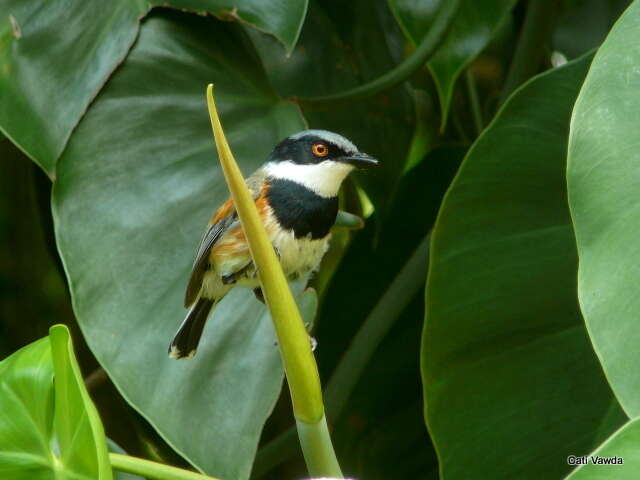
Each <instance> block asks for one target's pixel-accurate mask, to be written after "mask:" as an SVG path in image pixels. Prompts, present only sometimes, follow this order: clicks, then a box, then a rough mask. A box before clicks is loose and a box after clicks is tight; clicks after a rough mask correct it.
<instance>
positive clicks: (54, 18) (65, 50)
mask: <svg viewBox="0 0 640 480" xmlns="http://www.w3.org/2000/svg"><path fill="white" fill-rule="evenodd" d="M146 4H147V2H145V1H143V0H134V1H127V0H114V1H110V2H101V1H95V0H93V1H87V0H73V1H70V2H50V1H46V0H29V1H27V0H0V11H1V12H2V18H1V19H0V129H1V130H2V131H4V133H5V134H6V135H7V136H8V137H9V138H10V139H11V140H12V141H13V142H14V143H15V144H16V145H18V146H19V147H20V148H21V149H22V150H24V151H25V153H26V154H27V155H29V157H31V158H32V159H33V160H34V161H35V162H36V163H38V165H40V166H41V167H42V168H43V169H44V170H45V171H47V173H49V175H53V173H54V169H55V162H56V160H57V158H58V156H59V155H60V153H61V152H62V149H63V148H64V145H65V143H66V142H67V140H68V138H69V135H70V134H71V130H72V129H73V127H74V126H75V125H76V123H77V122H78V120H79V119H80V117H81V116H82V114H83V112H84V111H85V110H86V108H87V106H88V105H89V102H90V101H91V99H92V98H93V97H94V96H95V95H96V93H97V92H98V91H99V89H100V87H101V86H102V84H103V83H104V82H105V80H106V78H107V77H108V76H109V74H110V73H111V72H112V71H113V69H115V68H116V66H117V65H118V63H119V62H120V61H122V59H123V58H124V56H125V55H126V53H127V50H128V49H129V47H130V46H131V44H132V43H133V41H134V40H135V38H136V34H137V31H138V18H139V17H140V16H141V15H143V14H144V12H145V11H146V8H147V7H146ZM62 32H64V34H62Z"/></svg>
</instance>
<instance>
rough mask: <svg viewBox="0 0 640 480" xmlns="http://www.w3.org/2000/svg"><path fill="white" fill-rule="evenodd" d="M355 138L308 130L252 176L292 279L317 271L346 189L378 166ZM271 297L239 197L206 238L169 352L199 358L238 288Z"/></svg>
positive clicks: (274, 241)
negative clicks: (364, 170)
mask: <svg viewBox="0 0 640 480" xmlns="http://www.w3.org/2000/svg"><path fill="white" fill-rule="evenodd" d="M377 164H378V160H377V159H375V158H373V157H372V156H370V155H368V154H366V153H363V152H361V151H359V150H358V148H357V147H356V146H355V145H354V144H353V143H352V142H351V141H349V140H348V139H346V138H345V137H343V136H342V135H339V134H337V133H333V132H329V131H326V130H303V131H301V132H298V133H296V134H293V135H291V136H289V137H287V138H285V139H284V140H282V141H281V142H280V143H278V144H277V145H276V146H275V148H274V149H273V151H272V152H271V154H270V155H269V156H268V157H267V161H266V162H265V163H264V164H263V165H262V166H261V167H260V168H259V169H258V170H256V171H255V172H254V173H253V174H252V175H251V176H250V177H248V178H247V179H246V180H245V182H246V184H247V187H248V188H249V191H250V192H251V194H252V197H253V200H254V201H255V204H256V208H257V210H258V214H259V215H260V218H261V219H262V222H263V224H264V226H265V229H266V231H267V235H268V237H269V239H270V241H271V244H272V245H273V247H274V249H275V252H276V255H277V257H278V259H279V261H280V265H281V266H282V269H283V271H284V273H285V275H286V276H287V278H288V279H289V280H295V279H299V278H302V277H304V276H305V275H307V274H311V273H313V272H315V271H316V270H317V269H318V267H319V264H320V261H321V260H322V257H323V256H324V254H325V253H326V251H327V249H328V247H329V239H330V237H331V227H332V226H333V224H334V223H335V220H336V215H337V213H338V192H339V190H340V186H341V185H342V182H343V180H344V179H345V178H346V177H347V176H348V175H349V174H350V173H351V172H352V171H353V170H355V169H356V168H361V167H369V166H373V165H377ZM236 286H242V287H249V288H252V289H253V292H254V294H255V296H256V298H257V299H258V300H260V301H261V302H262V303H264V297H263V295H262V290H261V288H260V283H259V280H258V278H257V272H256V267H255V265H254V264H253V261H252V259H251V253H250V252H249V246H248V244H247V239H246V237H245V234H244V232H243V230H242V226H241V224H240V220H239V218H238V214H237V212H236V209H235V207H234V203H233V199H231V198H230V199H229V200H227V201H226V202H225V203H223V204H222V205H221V206H220V207H219V208H218V209H217V211H216V212H215V214H214V215H213V217H212V218H211V220H210V221H209V223H208V226H207V228H206V230H205V233H204V235H203V237H202V240H201V241H200V246H199V247H198V250H197V253H196V257H195V260H194V262H193V266H192V268H191V274H190V277H189V281H188V284H187V288H186V293H185V297H184V306H185V307H186V308H188V312H187V315H186V317H185V318H184V320H183V321H182V323H181V324H180V326H179V328H178V331H177V333H176V334H175V336H174V337H173V339H172V341H171V343H170V344H169V349H168V353H169V357H171V358H174V359H182V358H192V357H193V356H194V355H195V353H196V350H197V347H198V344H199V342H200V338H201V336H202V332H203V330H204V326H205V324H206V322H207V319H208V318H209V316H210V314H211V313H212V311H213V310H214V309H215V307H216V305H218V303H219V302H220V301H221V300H222V299H223V298H224V296H225V295H226V294H227V293H228V292H229V291H230V290H231V289H232V288H234V287H236Z"/></svg>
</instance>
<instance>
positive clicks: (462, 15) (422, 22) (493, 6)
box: [388, 0, 516, 130]
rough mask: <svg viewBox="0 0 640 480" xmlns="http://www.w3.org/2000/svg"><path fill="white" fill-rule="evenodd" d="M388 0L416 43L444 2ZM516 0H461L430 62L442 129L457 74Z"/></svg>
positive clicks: (408, 34) (435, 0) (497, 26)
mask: <svg viewBox="0 0 640 480" xmlns="http://www.w3.org/2000/svg"><path fill="white" fill-rule="evenodd" d="M388 3H389V7H390V8H391V10H392V11H393V13H394V15H395V17H396V20H397V21H398V23H399V25H400V26H401V28H402V31H403V32H404V34H405V35H406V36H407V38H408V39H409V40H410V41H411V43H412V44H413V45H417V44H419V43H420V42H421V41H422V39H423V38H424V36H425V35H426V34H427V32H428V31H429V28H430V27H431V25H432V24H433V21H434V17H435V15H436V14H437V13H438V8H439V6H440V5H441V4H442V3H443V2H442V1H440V0H428V1H419V0H388ZM515 3H516V1H515V0H489V1H486V0H485V1H483V2H477V1H474V0H463V1H462V3H461V5H460V8H459V9H458V13H457V14H456V18H455V21H454V22H453V25H452V26H451V29H450V30H449V33H448V34H447V36H446V38H445V40H444V43H443V44H442V45H441V47H440V48H439V50H438V52H437V53H436V55H434V57H433V58H432V59H431V60H430V61H429V63H428V65H429V69H430V70H431V72H432V74H433V81H434V82H435V84H436V88H437V90H438V96H439V98H440V108H441V110H442V113H441V116H442V120H441V129H442V130H444V127H445V126H446V124H447V118H448V115H449V109H450V107H451V99H452V96H453V90H454V87H455V83H456V80H457V79H458V76H459V75H460V73H461V72H462V71H463V70H464V68H465V67H466V66H467V65H468V64H469V63H470V62H471V61H472V60H473V59H474V58H475V57H476V55H478V54H479V53H480V52H481V51H482V49H483V48H484V47H486V46H487V44H488V43H489V42H490V41H491V39H492V37H493V35H494V33H495V31H496V30H497V29H498V28H499V27H500V25H501V24H502V23H503V22H504V21H505V20H506V19H507V18H508V16H509V14H510V12H511V9H512V8H513V6H514V5H515Z"/></svg>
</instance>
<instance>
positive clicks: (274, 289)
mask: <svg viewBox="0 0 640 480" xmlns="http://www.w3.org/2000/svg"><path fill="white" fill-rule="evenodd" d="M207 105H208V107H209V115H210V117H211V126H212V128H213V134H214V137H215V142H216V147H217V150H218V157H219V160H220V164H221V165H222V170H223V172H224V176H225V180H226V181H227V185H228V186H229V190H230V191H231V196H232V198H233V202H234V205H235V208H236V211H237V212H238V216H239V217H240V223H241V225H242V229H243V231H244V233H245V236H246V238H247V243H248V244H249V250H250V252H251V257H252V258H253V262H254V263H255V265H256V270H257V271H258V278H259V279H260V285H261V288H262V292H263V293H264V297H265V300H266V302H267V305H268V307H269V312H270V314H271V319H272V321H273V325H274V327H275V331H276V335H277V337H278V345H279V346H280V355H281V357H282V364H283V366H284V371H285V374H286V376H287V384H288V385H289V393H290V394H291V403H292V404H293V413H294V416H295V419H296V422H297V424H298V425H303V426H304V427H305V428H304V429H303V430H299V431H298V433H299V436H300V442H301V446H302V449H303V452H304V455H305V458H309V459H313V460H314V463H313V464H310V465H307V466H308V467H309V469H310V471H311V469H312V468H313V471H314V473H315V474H317V475H318V476H326V475H329V474H330V475H332V476H334V477H342V474H341V473H340V467H338V461H337V459H336V456H335V453H334V451H333V446H332V444H331V438H330V437H329V431H328V429H327V428H323V425H325V426H326V424H325V418H324V405H323V403H322V390H321V388H320V376H319V375H318V366H317V364H316V360H315V357H314V356H313V352H312V351H311V345H310V343H309V336H308V334H307V331H306V329H305V327H304V322H303V320H302V317H301V316H300V311H299V310H298V306H297V305H296V302H295V300H294V298H293V295H292V293H291V289H290V288H289V284H288V282H287V279H286V278H285V276H284V272H283V271H282V267H281V265H280V262H279V261H278V258H277V256H276V253H275V251H274V249H273V245H271V241H270V240H269V237H268V236H267V231H266V230H265V227H264V225H263V223H262V220H261V219H260V216H259V215H258V210H257V208H256V204H255V202H254V200H253V198H252V196H251V193H250V192H249V189H248V188H247V185H246V183H245V180H244V178H243V177H242V173H241V172H240V168H239V167H238V164H237V163H236V161H235V159H234V158H233V154H232V153H231V149H230V148H229V144H228V143H227V139H226V137H225V134H224V130H223V129H222V124H221V123H220V118H219V116H218V111H217V109H216V106H215V103H214V100H213V85H209V86H208V87H207ZM308 432H311V433H312V436H313V438H314V440H313V441H307V440H306V436H307V435H309V433H308ZM307 448H310V449H312V450H310V451H307ZM315 448H322V451H321V452H316V451H314V450H313V449H315Z"/></svg>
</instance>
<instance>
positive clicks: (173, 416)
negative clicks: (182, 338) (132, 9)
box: [53, 11, 304, 479]
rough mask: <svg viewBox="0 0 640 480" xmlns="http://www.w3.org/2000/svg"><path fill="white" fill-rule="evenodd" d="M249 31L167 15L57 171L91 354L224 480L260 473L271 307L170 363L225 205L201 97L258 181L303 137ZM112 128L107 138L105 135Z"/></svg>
mask: <svg viewBox="0 0 640 480" xmlns="http://www.w3.org/2000/svg"><path fill="white" fill-rule="evenodd" d="M254 58H255V55H254V52H253V51H252V50H251V48H250V45H248V44H247V43H246V42H244V37H243V35H242V32H241V31H240V29H239V27H237V26H235V25H233V24H229V23H224V22H219V21H216V20H213V19H211V18H202V17H197V16H194V15H188V14H181V13H178V12H172V11H158V12H157V13H156V14H154V15H152V16H151V17H150V18H149V19H148V20H146V22H145V23H144V24H143V26H142V29H141V33H140V38H139V40H138V42H137V43H136V45H135V47H134V48H133V50H132V51H131V53H130V55H129V56H128V58H127V60H126V62H125V63H124V65H122V67H121V68H120V69H119V70H118V72H116V74H115V75H114V76H113V78H112V79H111V80H110V82H109V84H108V85H107V86H106V88H105V89H104V90H103V92H101V94H100V95H99V96H98V98H97V99H96V101H95V102H94V104H93V105H92V107H91V109H90V110H89V112H88V113H87V114H86V115H85V117H84V118H83V120H82V122H81V123H80V124H79V126H78V128H77V130H76V132H75V133H74V135H73V137H72V139H71V141H70V142H69V145H68V147H67V149H66V150H65V153H64V155H63V156H62V158H61V159H60V163H59V172H58V179H57V181H56V183H55V185H54V194H53V203H54V219H55V222H56V232H57V239H58V245H59V248H60V252H61V254H62V257H63V260H64V263H65V266H66V269H67V274H68V277H69V281H70V287H71V291H72V295H73V302H74V308H75V312H76V314H77V317H78V321H79V322H80V326H81V328H82V330H83V332H84V334H85V337H86V339H87V341H88V343H89V346H90V347H91V349H92V350H93V352H94V353H95V355H96V357H97V358H98V360H99V361H100V363H101V364H102V365H103V366H104V368H105V369H106V370H107V372H108V373H109V375H110V377H111V378H112V380H113V381H114V383H115V384H116V386H117V387H118V389H119V390H120V392H121V393H122V394H123V395H124V397H125V398H126V399H127V400H128V401H129V402H130V403H131V404H132V405H133V406H134V407H135V408H136V409H137V410H138V411H140V413H141V414H142V415H143V416H144V417H145V418H147V419H148V420H149V421H150V422H151V423H152V424H153V425H154V426H155V428H156V429H157V430H158V431H159V432H160V434H161V435H162V436H163V437H164V438H165V439H166V440H167V441H168V442H169V443H170V444H171V445H172V446H173V447H175V448H176V450H177V451H179V452H180V453H182V454H183V455H184V456H185V457H186V458H187V459H188V460H189V461H191V462H192V463H193V464H194V465H196V466H197V467H199V468H201V469H203V470H205V471H207V472H208V473H211V474H212V475H215V476H218V477H222V478H234V479H242V478H246V477H247V476H248V474H249V471H250V468H251V464H252V460H253V455H254V452H255V449H256V444H257V442H258V438H259V435H260V432H261V429H262V425H263V423H264V421H265V419H266V417H267V415H268V414H269V412H270V411H271V409H272V407H273V403H274V402H275V399H276V397H277V396H278V393H279V391H280V387H281V381H282V369H281V365H280V358H279V354H278V349H277V346H275V345H274V333H273V327H272V325H271V322H270V320H269V318H268V315H267V313H266V311H265V308H264V306H263V305H262V304H260V303H259V302H258V301H257V300H255V299H254V298H253V295H252V293H251V292H250V291H248V290H243V289H236V290H234V291H233V292H232V293H230V294H229V295H228V297H227V298H225V300H224V301H223V302H222V303H221V304H220V306H219V307H218V308H217V309H216V312H215V314H214V315H213V318H212V319H210V321H209V323H208V326H207V328H206V330H205V332H204V337H203V342H202V344H201V347H200V349H199V351H198V354H197V355H196V357H195V358H194V359H192V360H183V361H176V360H171V359H169V358H168V357H167V345H168V342H169V340H170V339H171V337H172V335H173V334H174V333H175V330H176V329H177V327H178V325H179V323H180V322H181V320H182V318H183V317H184V314H185V310H184V309H183V307H182V298H183V293H184V288H185V286H186V282H187V276H188V273H189V270H190V268H191V262H192V260H193V255H194V251H195V248H196V246H197V244H198V241H199V239H200V237H201V233H202V230H203V228H204V227H205V225H206V222H207V220H208V219H209V217H210V216H211V214H212V213H213V211H214V209H215V208H216V207H217V205H218V204H220V203H222V202H223V201H224V200H225V199H226V198H227V197H228V195H229V194H228V191H227V187H226V184H225V182H224V179H223V178H222V172H221V170H220V168H219V165H218V162H217V159H216V154H215V149H214V143H213V138H212V136H211V130H210V124H209V118H208V115H207V110H206V103H205V98H204V87H205V85H206V84H207V83H209V82H214V83H215V84H216V91H217V104H218V109H219V111H220V114H221V118H222V122H223V124H224V126H225V131H226V132H227V138H228V139H229V141H230V143H231V147H232V148H233V150H234V153H235V156H236V158H237V159H238V161H239V163H240V165H241V168H243V170H244V172H245V174H248V173H250V172H251V171H252V170H254V169H255V168H256V167H257V166H258V165H259V164H260V163H262V162H263V161H264V160H265V159H266V157H267V155H268V154H269V152H270V150H271V149H272V148H273V145H274V144H275V143H276V142H277V141H278V140H280V139H282V138H283V137H285V136H286V135H288V134H290V133H292V132H294V131H296V130H300V129H302V128H303V127H304V123H303V120H302V118H301V116H300V114H299V111H298V110H297V108H296V107H295V106H294V105H292V104H290V103H288V102H282V101H280V100H279V99H278V98H277V97H276V96H275V94H274V93H273V92H272V91H271V90H270V89H269V87H268V84H267V82H266V79H265V76H264V74H263V72H262V71H261V70H260V69H259V68H258V67H257V63H256V62H255V61H254ZM107 126H108V128H107Z"/></svg>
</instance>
